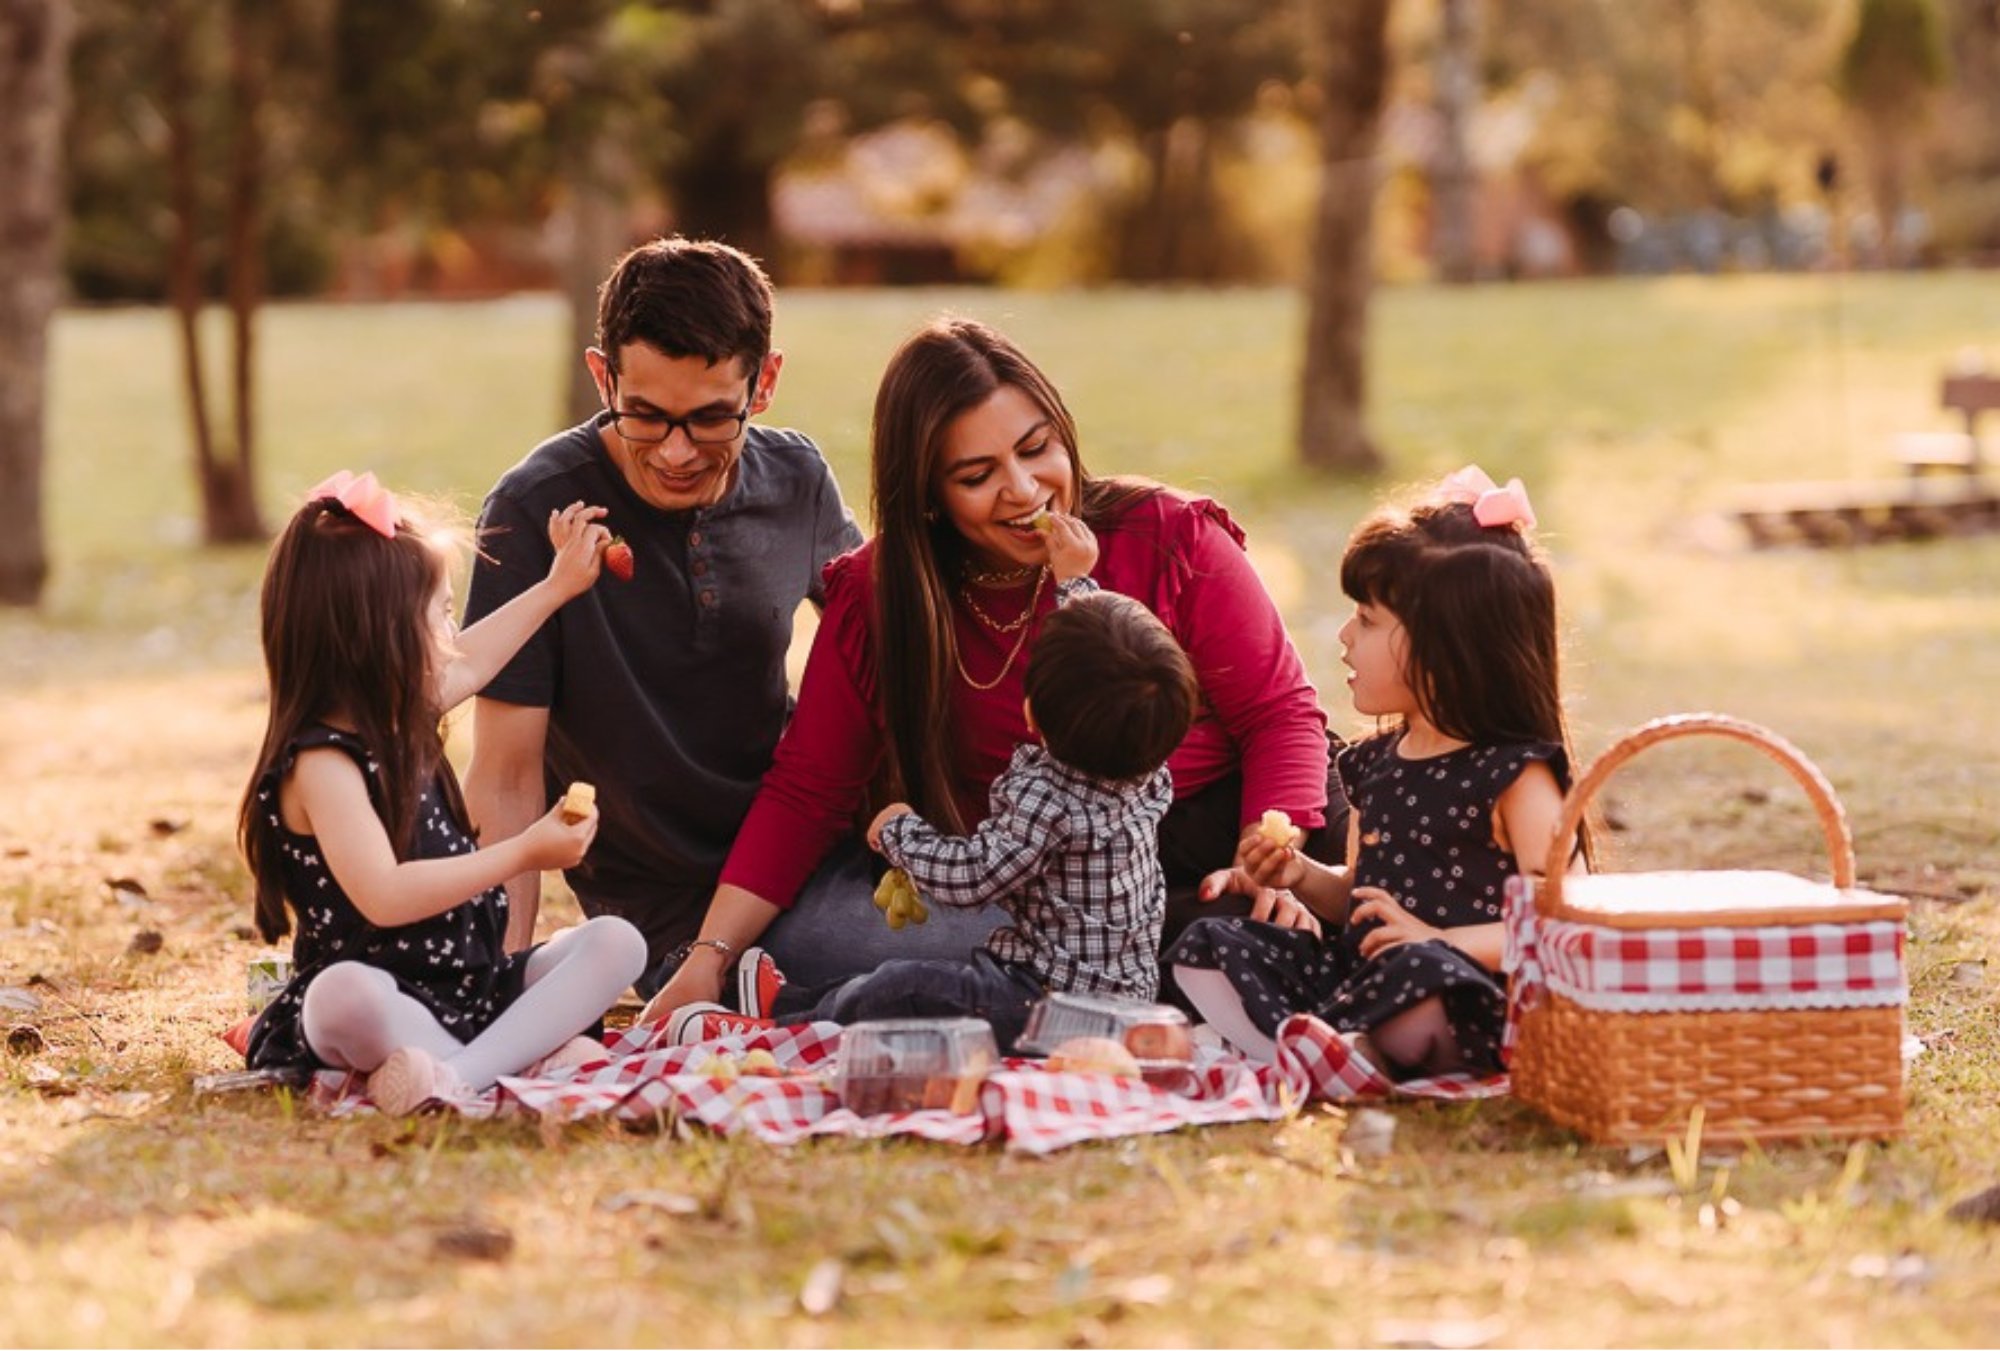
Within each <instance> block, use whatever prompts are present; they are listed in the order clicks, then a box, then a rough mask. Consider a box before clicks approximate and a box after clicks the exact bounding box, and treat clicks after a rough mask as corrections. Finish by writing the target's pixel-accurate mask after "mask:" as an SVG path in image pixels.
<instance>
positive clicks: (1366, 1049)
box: [1174, 964, 1465, 1079]
mask: <svg viewBox="0 0 2000 1351" xmlns="http://www.w3.org/2000/svg"><path fill="white" fill-rule="evenodd" d="M1174 981H1175V982H1176V983H1177V984H1178V985H1179V986H1180V987H1181V993H1182V994H1184V995H1186V996H1187V997H1188V1002H1189V1003H1191V1004H1193V1005H1194V1006H1195V1008H1196V1010H1198V1011H1199V1012H1200V1014H1201V1016H1202V1019H1203V1020H1204V1021H1205V1022H1207V1023H1208V1024H1209V1025H1210V1026H1211V1027H1213V1028H1214V1029H1215V1030H1216V1031H1217V1032H1219V1033H1221V1034H1222V1036H1223V1038H1224V1040H1226V1041H1228V1042H1229V1044H1230V1045H1232V1046H1234V1047H1235V1048H1236V1049H1237V1050H1239V1051H1241V1052H1242V1053H1243V1054H1244V1055H1245V1056H1247V1057H1248V1058H1249V1059H1251V1060H1255V1061H1257V1062H1259V1063H1260V1064H1266V1065H1268V1064H1272V1063H1274V1062H1276V1060H1277V1058H1278V1043H1277V1042H1275V1041H1273V1040H1271V1038H1269V1037H1267V1036H1265V1035H1264V1033H1263V1032H1261V1031H1259V1030H1258V1027H1257V1024H1255V1023H1254V1022H1252V1021H1251V1020H1250V1014H1249V1011H1248V1010H1246V1009H1245V1008H1244V1007H1243V996H1242V995H1241V994H1239V993H1238V992H1237V989H1236V987H1235V986H1234V985H1232V984H1230V982H1229V977H1228V976H1226V975H1224V974H1223V973H1222V972H1220V971H1211V970H1208V969H1207V968H1204V967H1198V966H1180V965H1178V964H1177V965H1176V966H1175V967H1174ZM1354 1040H1355V1042H1356V1043H1357V1049H1358V1050H1359V1051H1360V1052H1361V1054H1362V1055H1363V1056H1365V1057H1367V1058H1368V1059H1369V1060H1370V1061H1372V1062H1374V1063H1375V1064H1376V1065H1377V1066H1379V1067H1380V1068H1381V1069H1383V1070H1385V1071H1387V1072H1388V1074H1389V1077H1390V1078H1392V1079H1406V1078H1411V1077H1415V1076H1419V1075H1421V1076H1425V1077H1428V1076H1431V1075H1436V1074H1449V1073H1451V1072H1452V1071H1453V1070H1458V1069H1463V1068H1464V1067H1465V1057H1464V1055H1463V1054H1462V1053H1461V1052H1460V1050H1459V1047H1458V1037H1457V1036H1456V1035H1455V1034H1454V1033H1453V1032H1452V1030H1451V1019H1450V1018H1449V1017H1448V1016H1446V1014H1445V1010H1444V1001H1443V1000H1442V999H1439V998H1437V997H1436V996H1435V995H1433V996H1432V997H1431V998H1429V999H1425V1000H1422V1001H1420V1002H1418V1003H1416V1004H1413V1005H1412V1006H1410V1007H1409V1008H1407V1009H1405V1010H1403V1011H1402V1012H1401V1013H1399V1014H1397V1015H1396V1016H1395V1017H1393V1018H1390V1019H1388V1020H1387V1021H1385V1022H1381V1023H1378V1024H1376V1025H1375V1026H1374V1027H1371V1028H1369V1029H1368V1031H1367V1033H1366V1034H1365V1035H1359V1036H1356V1037H1355V1038H1354Z"/></svg>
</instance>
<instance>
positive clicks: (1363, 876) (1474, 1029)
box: [1166, 731, 1569, 1073]
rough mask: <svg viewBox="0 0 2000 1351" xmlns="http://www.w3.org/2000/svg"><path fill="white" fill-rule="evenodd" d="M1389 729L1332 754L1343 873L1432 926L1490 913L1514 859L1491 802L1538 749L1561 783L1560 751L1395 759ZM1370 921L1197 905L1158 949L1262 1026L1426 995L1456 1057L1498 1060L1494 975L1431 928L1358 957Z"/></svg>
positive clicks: (1336, 1016)
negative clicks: (1351, 816)
mask: <svg viewBox="0 0 2000 1351" xmlns="http://www.w3.org/2000/svg"><path fill="white" fill-rule="evenodd" d="M1402 738H1403V734H1402V732H1401V731H1395V732H1385V733H1382V734H1381V735H1378V736H1373V737H1369V738H1368V739H1367V740H1365V741H1357V742H1355V743H1354V744H1352V745H1350V746H1348V747H1346V748H1345V749H1343V750H1342V751H1341V752H1340V753H1339V755H1338V757H1337V759H1336V766H1337V768H1338V769H1339V772H1340V778H1341V782H1342V784H1343V785H1345V787H1346V789H1347V798H1348V801H1349V802H1351V803H1353V804H1354V810H1355V812H1356V814H1357V816H1358V818H1359V820H1360V823H1361V825H1360V828H1361V848H1360V852H1359V855H1358V858H1357V866H1356V869H1355V876H1354V883H1355V885H1356V886H1363V887H1366V886H1372V887H1381V888H1382V889H1383V890H1385V891H1387V892H1388V893H1389V894H1390V895H1392V896H1394V897H1395V898H1396V899H1397V901H1398V902H1399V903H1400V904H1401V905H1402V906H1403V908H1404V909H1405V910H1408V911H1409V912H1411V913H1412V914H1414V915H1415V916H1416V917H1417V918H1418V919H1420V920H1422V921H1423V922H1424V923H1426V924H1429V925H1432V926H1433V927H1435V928H1440V929H1451V928H1459V927H1462V926H1465V925H1471V924H1497V923H1499V922H1500V904H1501V894H1502V889H1503V888H1504V887H1505V885H1506V882H1507V879H1508V878H1509V877H1511V876H1513V875H1514V873H1515V871H1516V868H1515V864H1514V856H1513V855H1512V854H1511V853H1509V852H1508V851H1507V850H1505V849H1502V848H1501V847H1500V846H1499V845H1498V844H1496V843H1495V842H1494V839H1493V807H1494V804H1495V803H1496V802H1498V801H1499V799H1500V795H1501V794H1502V793H1504V792H1506V790H1507V789H1508V788H1509V787H1511V786H1512V785H1513V783H1514V781H1515V780H1516V779H1518V778H1520V777H1521V772H1522V771H1523V770H1525V769H1526V768H1527V767H1528V765H1529V764H1531V763H1532V762H1534V761H1537V760H1539V761H1542V762H1544V763H1546V764H1547V765H1548V766H1549V768H1550V769H1552V770H1553V771H1554V772H1555V776H1556V780H1557V782H1558V783H1560V784H1561V785H1562V786H1563V788H1564V789H1565V791H1566V790H1567V789H1568V787H1569V761H1568V757H1567V756H1566V755H1565V754H1564V753H1563V749H1562V747H1561V746H1560V745H1557V744H1556V743H1553V742H1529V743H1522V744H1515V745H1502V746H1466V747H1462V748H1460V749H1458V750H1455V751H1448V752H1446V753H1445V754H1443V755H1437V756H1432V757H1431V758H1429V759H1424V760H1406V759H1404V758H1402V757H1401V756H1400V755H1398V754H1397V747H1398V746H1399V745H1400V744H1401V742H1402ZM1378 927H1380V921H1377V920H1368V921H1365V922H1362V923H1358V924H1348V925H1346V926H1344V927H1343V928H1342V929H1341V930H1340V931H1338V932H1337V933H1332V934H1329V935H1328V936H1327V937H1326V938H1325V939H1324V940H1322V939H1318V938H1314V937H1313V936H1312V935H1310V934H1306V933H1301V932H1299V931H1298V930H1295V929H1280V928H1278V927H1276V926H1275V925H1270V924H1263V923H1259V922H1257V921H1255V920H1249V919H1204V920H1199V921H1197V922H1196V923H1195V924H1193V925H1191V926H1190V927H1189V928H1188V930H1187V931H1186V932H1185V933H1184V934H1182V935H1181V937H1180V939H1179V941H1177V942H1176V943H1175V944H1174V946H1173V947H1172V948H1171V949H1169V950H1168V953H1167V956H1166V961H1167V962H1168V963H1169V964H1170V965H1179V966H1192V967H1199V968H1202V969H1204V970H1212V971H1220V972H1222V973H1223V974H1224V975H1226V976H1227V977H1228V978H1229V982H1230V984H1231V985H1232V986H1234V987H1235V989H1236V991H1237V993H1238V994H1239V995H1240V996H1241V997H1242V999H1243V1006H1244V1010H1245V1011H1246V1012H1247V1013H1248V1014H1249V1015H1250V1018H1251V1020H1252V1021H1253V1022H1254V1023H1255V1024H1256V1025H1257V1027H1258V1028H1259V1029H1260V1030H1262V1031H1263V1032H1265V1033H1266V1034H1267V1035H1268V1034H1275V1033H1276V1031H1277V1029H1278V1025H1279V1024H1280V1023H1282V1022H1283V1021H1284V1020H1285V1019H1286V1018H1288V1017H1290V1016H1291V1015H1292V1014H1295V1013H1311V1014H1316V1015H1318V1016H1319V1017H1320V1018H1322V1019H1324V1020H1325V1021H1326V1022H1327V1023H1329V1024H1330V1025H1331V1026H1333V1027H1334V1028H1335V1029H1336V1030H1338V1031H1342V1032H1365V1031H1367V1030H1368V1029H1370V1028H1373V1027H1378V1026H1380V1025H1381V1024H1382V1023H1384V1022H1387V1021H1388V1020H1389V1019H1391V1018H1393V1017H1395V1016H1396V1015H1397V1014H1399V1013H1401V1012H1403V1011H1404V1010H1406V1009H1409V1008H1412V1007H1414V1006H1415V1005H1417V1004H1418V1003H1420V1002H1422V1001H1423V1000H1426V999H1429V998H1431V997H1432V996H1437V997H1439V998H1441V999H1442V1000H1443V1001H1444V1005H1445V1011H1446V1015H1447V1016H1448V1017H1449V1019H1450V1020H1451V1025H1452V1031H1453V1033H1454V1034H1455V1035H1456V1037H1457V1039H1458V1045H1459V1050H1460V1052H1461V1053H1462V1054H1463V1055H1464V1057H1465V1060H1466V1066H1467V1068H1468V1069H1469V1070H1470V1071H1472V1072H1473V1073H1497V1072H1498V1071H1499V1069H1500V1038H1501V1034H1502V1032H1503V1031H1504V1030H1505V1026H1506V1019H1507V998H1506V990H1505V987H1504V986H1503V984H1502V982H1501V978H1500V976H1499V975H1498V974H1497V973H1495V972H1493V971H1489V970H1487V969H1486V968H1485V967H1483V966H1481V965H1480V964H1479V963H1478V962H1476V961H1474V960H1473V959H1472V958H1471V957H1469V956H1467V955H1466V954H1465V953H1463V952H1461V951H1459V950H1458V949H1457V948H1455V947H1453V946H1451V945H1450V944H1448V943H1446V942H1444V941H1442V940H1440V939H1433V940H1430V941H1428V942H1423V943H1405V944H1402V945H1400V946H1398V947H1393V948H1390V949H1389V950H1388V951H1386V952H1382V953H1378V954H1377V955H1376V956H1375V957H1374V958H1373V959H1368V958H1364V957H1362V955H1361V939H1362V938H1363V937H1365V936H1366V935H1367V934H1368V932H1369V931H1370V930H1372V929H1375V928H1378Z"/></svg>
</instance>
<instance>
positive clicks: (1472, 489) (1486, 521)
mask: <svg viewBox="0 0 2000 1351" xmlns="http://www.w3.org/2000/svg"><path fill="white" fill-rule="evenodd" d="M1438 496H1440V497H1442V498H1443V499H1444V500H1445V501H1447V502H1464V503H1465V504H1467V505H1468V506H1470V507H1471V508H1472V519H1473V520H1475V521H1477V522H1479V523H1480V524H1481V525H1484V526H1495V525H1514V524H1516V523H1519V524H1521V525H1525V526H1527V527H1528V528H1529V529H1530V530H1532V529H1534V528H1535V509H1534V508H1533V507H1532V506H1530V505H1529V504H1528V490H1527V488H1525V487H1524V486H1522V483H1521V480H1519V479H1518V478H1510V479H1508V480H1507V486H1506V487H1504V488H1502V487H1500V486H1499V485H1498V484H1496V483H1494V482H1493V480H1492V478H1490V477H1489V476H1488V475H1487V473H1486V471H1485V470H1484V469H1481V468H1480V467H1479V466H1478V465H1476V464H1468V465H1467V466H1465V468H1463V469H1460V470H1457V471H1455V472H1453V473H1450V474H1447V475H1445V480H1444V482H1443V483H1442V484H1440V485H1439V486H1438Z"/></svg>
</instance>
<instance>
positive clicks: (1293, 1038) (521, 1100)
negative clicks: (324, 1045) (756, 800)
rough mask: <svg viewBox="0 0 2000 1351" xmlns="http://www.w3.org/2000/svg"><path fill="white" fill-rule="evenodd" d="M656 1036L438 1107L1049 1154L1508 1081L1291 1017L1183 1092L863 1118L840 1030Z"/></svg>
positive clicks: (349, 1108) (999, 1102) (1094, 1082)
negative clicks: (1260, 1061) (1390, 1075)
mask: <svg viewBox="0 0 2000 1351" xmlns="http://www.w3.org/2000/svg"><path fill="white" fill-rule="evenodd" d="M656 1037H657V1034H656V1032H654V1031H653V1030H652V1029H645V1030H638V1029H634V1030H629V1031H626V1032H623V1033H620V1034H619V1035H617V1036H616V1037H614V1038H613V1039H612V1040H611V1041H609V1042H608V1043H607V1050H608V1051H609V1052H610V1056H609V1058H607V1059H606V1060H603V1061H600V1062H598V1063H596V1064H586V1065H582V1066H579V1067H577V1068H576V1069H574V1070H572V1071H568V1072H567V1073H566V1076H565V1077H563V1078H559V1079H516V1078H507V1079H502V1080H501V1081H500V1086H499V1087H498V1088H496V1089H494V1090H492V1091H491V1092H488V1093H485V1094H482V1095H478V1096H476V1097H472V1098H468V1099H464V1100H459V1101H454V1102H451V1103H449V1104H447V1105H448V1106H449V1107H450V1108H451V1109H452V1110H453V1111H456V1112H458V1113H460V1114H461V1115H464V1116H468V1117H475V1118H484V1117H490V1116H494V1115H500V1114H508V1113H513V1112H530V1113H534V1114H536V1115H539V1116H543V1117H545V1118H547V1119H549V1120H552V1121H574V1120H578V1119H581V1118H583V1117H589V1116H605V1115H609V1116H614V1117H617V1118H620V1119H622V1120H631V1121H636V1120H646V1119H651V1118H659V1119H662V1120H678V1121H693V1122H699V1123H701V1124H702V1125H704V1126H707V1127H709V1128H710V1129H711V1130H714V1131H716V1132H717V1133H718V1134H722V1135H731V1134H735V1133H737V1132H744V1133H747V1134H749V1135H752V1136H755V1137H756V1138H757V1139H760V1140H763V1141H764V1142H765V1143H767V1144H773V1145H789V1144H795V1143H797V1142H798V1141H800V1140H804V1139H807V1138H809V1137H811V1136H815V1135H845V1136H854V1137H861V1138H869V1137H878V1136H887V1135H914V1136H918V1137H920V1138H922V1139H927V1140H939V1141H944V1142H947V1143H950V1144H960V1145H971V1144H978V1143H980V1142H982V1141H985V1140H989V1139H1001V1140H1004V1141H1005V1142H1006V1144H1007V1147H1008V1148H1009V1149H1015V1150H1020V1151H1022V1152H1024V1153H1029V1154H1046V1153H1048V1152H1050V1151H1051V1150H1056V1149H1061V1148H1064V1147H1065V1146H1068V1145H1073V1144H1079V1143H1082V1142H1083V1141H1087V1140H1107V1139H1115V1138H1117V1137H1120V1136H1127V1135H1141V1134H1153V1133H1157V1132H1161V1131H1171V1130H1179V1129H1180V1128H1182V1127H1183V1126H1204V1125H1222V1124H1225V1123H1229V1122H1237V1121H1275V1120H1278V1119H1280V1118H1282V1117H1284V1116H1287V1115H1289V1114H1290V1113H1291V1112H1293V1111H1295V1110H1297V1108H1298V1107H1299V1106H1300V1105H1302V1104H1303V1103H1305V1102H1306V1101H1307V1100H1308V1099H1320V1100H1327V1101H1336V1102H1340V1101H1350V1100H1355V1099H1364V1098H1379V1097H1384V1096H1387V1095H1389V1094H1391V1093H1397V1094H1402V1095H1406V1096H1412V1097H1434V1098H1461V1097H1489V1096H1493V1095H1494V1094H1497V1093H1504V1092H1505V1091H1506V1080H1505V1079H1490V1080H1473V1079H1468V1078H1463V1077H1454V1078H1451V1079H1441V1080H1427V1081H1423V1082H1413V1083H1401V1084H1392V1083H1390V1082H1389V1080H1388V1079H1386V1078H1384V1077H1383V1076H1382V1075H1381V1074H1380V1073H1379V1072H1377V1071H1376V1070H1375V1069H1374V1068H1373V1067H1372V1066H1369V1065H1368V1064H1367V1063H1366V1062H1364V1061H1362V1060H1361V1059H1360V1057H1358V1056H1356V1055H1354V1053H1353V1052H1352V1050H1351V1049H1350V1048H1349V1046H1348V1044H1347V1042H1346V1041H1345V1040H1343V1039H1342V1037H1341V1035H1340V1034H1339V1033H1337V1032H1335V1031H1334V1030H1333V1029H1332V1028H1330V1027H1328V1026H1327V1025H1326V1024H1325V1023H1323V1022H1321V1021H1320V1020H1319V1019H1317V1018H1313V1017H1310V1016H1307V1015H1300V1016H1298V1017H1294V1018H1291V1019H1289V1020H1287V1022H1286V1023H1285V1025H1284V1026H1283V1027H1282V1028H1280V1029H1279V1032H1278V1063H1277V1064H1276V1065H1267V1066H1253V1065H1251V1064H1250V1063H1249V1062H1248V1061H1245V1060H1243V1059H1241V1058H1239V1057H1237V1056H1233V1055H1226V1054H1223V1053H1220V1052H1218V1051H1215V1050H1212V1049H1208V1048H1202V1049H1200V1050H1198V1051H1197V1053H1196V1054H1197V1059H1196V1063H1195V1067H1194V1071H1193V1073H1192V1075H1191V1076H1190V1080H1189V1082H1188V1084H1187V1085H1186V1086H1185V1087H1184V1088H1183V1089H1180V1090H1169V1089H1165V1088H1156V1087H1153V1086H1151V1085H1148V1084H1144V1083H1140V1082H1137V1081H1134V1080H1129V1079H1114V1078H1107V1077H1103V1076H1099V1075H1090V1074H1060V1073H1052V1072H1050V1071H1049V1070H1047V1069H1045V1068H1043V1067H1042V1063H1041V1062H1040V1061H1035V1060H1008V1061H1006V1062H1004V1063H1003V1065H1002V1067H1001V1068H1000V1069H998V1070H996V1071H994V1073H993V1074H992V1075H991V1076H989V1077H988V1079H987V1081H986V1084H985V1085H984V1087H983V1088H982V1089H981V1092H980V1100H979V1107H978V1110H976V1111H974V1112H971V1113H968V1114H965V1115H954V1114H953V1113H950V1112H944V1111H923V1112H897V1113H890V1114H887V1115H882V1116H872V1117H862V1116H856V1115H855V1114H854V1113H853V1112H850V1111H848V1110H847V1109H846V1108H844V1107H842V1106H841V1105H840V1099H839V1097H838V1096H837V1095H836V1094H835V1092H834V1087H833V1085H834V1078H833V1073H832V1070H833V1066H834V1064H835V1063H836V1061H835V1057H836V1056H837V1054H838V1052H839V1049H840V1029H839V1028H838V1027H837V1026H835V1025H834V1024H831V1023H816V1024H813V1025H812V1026H810V1027H790V1028H774V1029H770V1030H766V1031H760V1032H756V1033H752V1034H749V1035H747V1036H736V1037H724V1038H719V1039H717V1040H715V1041H709V1042H703V1043H701V1044H700V1045H697V1046H660V1045H657V1044H656ZM760 1048H761V1049H763V1050H767V1051H769V1052H770V1053H771V1055H772V1056H773V1057H774V1058H775V1059H776V1060H777V1062H778V1064H779V1066H780V1068H782V1069H784V1070H785V1071H787V1073H786V1075H785V1076H784V1077H772V1078H765V1077H739V1078H734V1079H729V1078H715V1077H711V1076H710V1075H708V1074H706V1073H696V1072H694V1070H695V1067H696V1066H699V1065H703V1064H704V1063H705V1062H706V1061H708V1060H710V1059H711V1058H716V1057H721V1058H724V1059H729V1060H740V1059H741V1058H742V1056H743V1055H744V1054H746V1053H747V1052H749V1051H752V1050H757V1049H760ZM365 1087H366V1084H365V1079H364V1077H363V1076H361V1075H355V1074H347V1073H345V1072H339V1071H327V1072H324V1073H322V1074H320V1075H319V1076H317V1077H316V1078H315V1080H314V1082H313V1085H312V1088H311V1091H310V1101H311V1102H312V1103H313V1104H314V1105H315V1106H316V1107H318V1108H320V1109H321V1110H323V1111H326V1112H328V1113H330V1114H332V1115H334V1116H346V1115H349V1114H352V1113H354V1112H360V1111H368V1110H372V1109H371V1108H370V1106H369V1104H368V1100H367V1097H366V1095H365V1091H364V1090H365Z"/></svg>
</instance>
